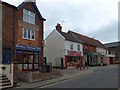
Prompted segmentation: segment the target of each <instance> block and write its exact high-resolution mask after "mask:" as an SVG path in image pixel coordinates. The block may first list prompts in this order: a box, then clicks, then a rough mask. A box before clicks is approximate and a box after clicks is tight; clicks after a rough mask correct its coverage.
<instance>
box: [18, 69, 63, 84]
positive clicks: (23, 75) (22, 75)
mask: <svg viewBox="0 0 120 90" xmlns="http://www.w3.org/2000/svg"><path fill="white" fill-rule="evenodd" d="M59 76H63V74H62V73H61V72H59V71H57V70H53V71H52V72H44V73H43V72H39V71H38V72H25V71H24V72H18V73H17V78H18V79H19V80H21V81H25V82H29V83H31V82H34V81H39V80H46V79H50V78H54V77H59Z"/></svg>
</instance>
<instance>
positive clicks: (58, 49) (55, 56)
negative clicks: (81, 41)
mask: <svg viewBox="0 0 120 90" xmlns="http://www.w3.org/2000/svg"><path fill="white" fill-rule="evenodd" d="M64 43H65V42H64V38H63V37H62V36H61V35H60V33H59V32H58V31H56V30H53V31H52V32H51V33H50V35H49V36H48V37H47V38H46V39H45V54H44V56H45V57H47V61H48V62H52V66H56V63H55V61H57V60H60V58H64V55H65V51H64V48H65V47H64Z"/></svg>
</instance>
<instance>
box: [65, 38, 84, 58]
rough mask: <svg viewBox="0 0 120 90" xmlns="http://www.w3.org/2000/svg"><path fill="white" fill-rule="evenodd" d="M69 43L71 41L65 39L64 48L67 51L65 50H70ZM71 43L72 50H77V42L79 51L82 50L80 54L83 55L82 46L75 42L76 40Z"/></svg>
mask: <svg viewBox="0 0 120 90" xmlns="http://www.w3.org/2000/svg"><path fill="white" fill-rule="evenodd" d="M70 43H71V41H67V40H66V41H65V50H66V53H67V50H70ZM72 43H73V50H72V51H78V44H79V45H80V50H79V51H80V52H82V56H83V46H82V44H80V43H76V42H72Z"/></svg>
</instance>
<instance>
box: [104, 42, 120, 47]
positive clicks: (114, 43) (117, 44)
mask: <svg viewBox="0 0 120 90" xmlns="http://www.w3.org/2000/svg"><path fill="white" fill-rule="evenodd" d="M119 43H120V41H119ZM119 43H118V42H111V43H106V44H104V45H105V46H106V47H108V48H110V47H118V46H119V45H120V44H119Z"/></svg>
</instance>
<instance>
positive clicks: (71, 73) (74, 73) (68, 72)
mask: <svg viewBox="0 0 120 90" xmlns="http://www.w3.org/2000/svg"><path fill="white" fill-rule="evenodd" d="M108 66H109V65H108ZM108 66H94V67H88V68H87V69H85V70H79V69H76V68H69V69H64V70H61V69H58V70H59V71H60V72H62V73H63V74H64V75H63V76H61V77H57V78H52V79H49V80H44V81H38V82H33V83H27V82H23V83H20V85H19V86H18V87H14V88H26V89H33V88H38V87H44V86H46V85H50V84H53V83H56V82H62V81H65V80H69V79H72V78H75V77H80V76H82V75H85V74H89V73H92V72H96V71H99V70H102V69H105V68H108Z"/></svg>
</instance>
